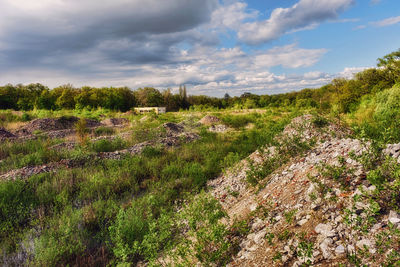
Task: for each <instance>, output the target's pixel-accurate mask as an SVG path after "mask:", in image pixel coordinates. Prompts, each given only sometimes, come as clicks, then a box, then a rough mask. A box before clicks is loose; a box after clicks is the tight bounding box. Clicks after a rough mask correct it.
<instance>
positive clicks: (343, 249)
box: [335, 245, 345, 254]
mask: <svg viewBox="0 0 400 267" xmlns="http://www.w3.org/2000/svg"><path fill="white" fill-rule="evenodd" d="M335 253H336V254H343V253H345V248H344V246H342V245H339V246H337V247H336V249H335Z"/></svg>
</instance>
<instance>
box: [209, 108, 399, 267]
mask: <svg viewBox="0 0 400 267" xmlns="http://www.w3.org/2000/svg"><path fill="white" fill-rule="evenodd" d="M293 121H294V123H296V124H299V126H296V127H297V128H296V127H294V126H293V122H292V123H291V124H289V125H288V126H287V127H286V128H285V131H284V134H282V135H280V136H279V137H278V141H284V138H285V135H286V137H288V136H289V138H290V137H291V136H295V135H297V134H298V135H300V137H301V139H303V140H309V139H314V140H315V141H316V145H315V146H314V147H313V148H312V149H311V150H310V151H308V152H307V153H305V155H303V156H300V157H297V158H295V159H293V160H292V161H291V162H290V163H288V164H287V165H285V166H281V167H280V168H278V169H277V170H276V171H274V172H273V173H272V174H270V175H269V176H268V177H266V179H265V180H264V181H262V182H260V184H263V187H262V189H257V188H252V187H251V186H250V185H249V184H248V183H247V182H246V177H247V170H248V169H249V164H250V163H251V164H262V163H263V162H265V160H266V159H268V158H269V157H271V156H274V155H276V150H277V149H276V147H270V148H264V149H260V150H259V151H256V152H254V153H253V154H251V155H250V156H249V158H248V159H247V160H243V161H241V162H240V163H238V165H237V166H234V167H233V168H231V169H230V170H228V171H226V172H225V173H224V174H222V175H221V176H220V177H218V178H217V179H215V180H213V181H210V182H209V183H208V185H209V186H210V190H211V193H212V195H213V196H214V197H216V198H217V199H218V200H219V201H220V204H221V205H222V207H223V208H224V209H225V210H226V212H227V214H228V216H229V218H231V220H227V223H230V222H233V221H234V220H235V218H239V219H240V218H250V226H249V227H250V233H249V234H248V235H247V236H246V237H245V238H244V239H243V240H242V242H241V244H240V248H241V249H240V251H239V253H238V254H237V256H236V257H234V258H233V260H232V262H231V263H230V264H229V266H302V264H304V263H307V262H308V263H307V264H309V263H311V265H312V266H314V264H315V265H316V266H326V265H329V264H332V263H334V262H335V261H336V260H338V262H341V260H343V259H345V258H346V257H347V255H348V254H354V253H355V251H356V249H357V250H359V249H365V248H366V249H367V250H368V253H370V255H374V253H376V251H377V249H376V248H375V238H376V235H377V234H379V233H380V232H381V231H383V230H385V229H387V223H392V224H393V225H395V226H396V227H399V228H400V214H398V213H397V212H395V211H390V213H389V214H387V215H386V216H385V215H382V216H384V217H383V218H381V219H380V221H378V222H377V223H375V224H374V225H373V226H371V228H370V230H369V231H367V232H362V231H361V230H357V229H353V228H351V226H350V225H351V224H348V223H346V221H347V220H359V218H358V216H359V217H360V218H361V220H365V218H366V217H367V216H368V212H369V210H370V209H371V207H370V204H369V202H368V200H362V199H361V200H357V199H359V198H355V196H356V195H363V194H367V195H372V194H373V192H374V191H375V190H376V187H375V186H372V185H371V184H369V182H368V181H367V180H366V176H367V173H366V170H365V169H364V167H363V166H362V164H361V163H360V162H358V161H357V156H361V155H362V154H363V153H365V152H367V151H368V147H369V145H370V144H369V143H364V142H362V141H360V140H357V139H352V138H349V137H348V134H349V133H350V131H348V130H346V129H343V127H339V126H337V125H333V124H332V123H328V124H327V125H325V126H324V127H317V126H315V127H314V126H311V130H305V131H304V130H301V131H297V130H296V129H299V128H301V126H300V125H301V123H302V121H303V122H304V121H305V122H306V125H308V126H310V125H311V124H312V116H310V115H305V116H302V117H299V118H296V119H294V120H293ZM399 151H400V145H388V146H387V149H386V150H385V151H384V152H385V153H386V154H387V155H389V156H391V157H394V158H397V159H398V155H399V154H397V153H398V152H399ZM350 155H355V156H356V157H352V156H350ZM342 158H343V159H344V161H342ZM249 159H250V160H249ZM324 166H331V167H332V168H341V166H344V169H345V170H351V173H349V174H347V173H345V174H343V177H342V178H340V179H343V180H342V181H338V180H335V179H333V178H329V177H328V176H322V174H321V172H322V171H323V170H324ZM341 182H342V183H345V184H346V186H347V187H346V189H343V186H342V184H341ZM324 190H326V192H325V193H321V192H323V191H324ZM253 203H256V204H257V208H256V209H253V208H252V207H253ZM353 207H354V209H355V210H354V214H352V215H351V216H350V217H348V215H347V214H346V213H345V210H346V209H347V210H352V209H353ZM263 210H266V211H267V212H265V213H262V211H263ZM289 211H295V213H294V215H292V216H293V218H294V219H293V220H290V219H288V218H289V217H288V212H289ZM260 212H261V213H260ZM291 221H293V222H291ZM285 231H287V233H288V236H287V237H285V238H283V237H279V236H280V235H282V233H285ZM289 233H290V234H289ZM300 233H306V234H307V240H310V241H309V242H312V244H313V247H312V252H311V256H310V257H309V256H300V255H303V254H302V253H303V252H302V251H301V248H299V242H300V239H299V234H300ZM271 234H273V236H275V238H273V237H271ZM261 236H263V239H262V241H261V238H260V237H261ZM256 237H257V238H256ZM277 237H279V239H278V238H277ZM268 238H272V239H271V240H272V241H271V243H270V242H265V241H266V240H267V239H268ZM267 251H268V252H267ZM274 255H280V260H276V259H275V260H273V257H274ZM374 263H375V262H368V258H366V259H362V264H363V265H366V266H374ZM334 266H336V265H335V264H334Z"/></svg>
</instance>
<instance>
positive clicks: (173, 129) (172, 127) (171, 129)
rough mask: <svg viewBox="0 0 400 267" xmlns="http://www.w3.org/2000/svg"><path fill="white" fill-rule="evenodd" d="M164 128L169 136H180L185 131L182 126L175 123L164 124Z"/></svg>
mask: <svg viewBox="0 0 400 267" xmlns="http://www.w3.org/2000/svg"><path fill="white" fill-rule="evenodd" d="M162 127H163V128H164V129H165V130H166V132H167V135H168V136H174V135H178V134H181V133H183V132H184V131H185V128H184V127H183V126H182V125H180V124H176V123H173V122H167V123H164V124H163V125H162Z"/></svg>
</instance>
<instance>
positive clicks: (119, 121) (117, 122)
mask: <svg viewBox="0 0 400 267" xmlns="http://www.w3.org/2000/svg"><path fill="white" fill-rule="evenodd" d="M101 123H102V124H104V125H106V126H110V127H114V126H122V125H125V124H128V123H129V120H128V119H125V118H108V119H105V120H102V121H101Z"/></svg>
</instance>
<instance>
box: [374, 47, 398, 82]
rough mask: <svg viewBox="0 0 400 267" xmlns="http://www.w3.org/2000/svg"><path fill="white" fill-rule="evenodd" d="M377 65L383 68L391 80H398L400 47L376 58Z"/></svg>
mask: <svg viewBox="0 0 400 267" xmlns="http://www.w3.org/2000/svg"><path fill="white" fill-rule="evenodd" d="M378 67H383V68H385V69H386V70H387V71H388V73H389V77H390V78H391V79H393V81H395V82H398V81H400V49H399V50H397V51H394V52H392V53H390V54H387V55H386V56H384V57H382V58H378Z"/></svg>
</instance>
